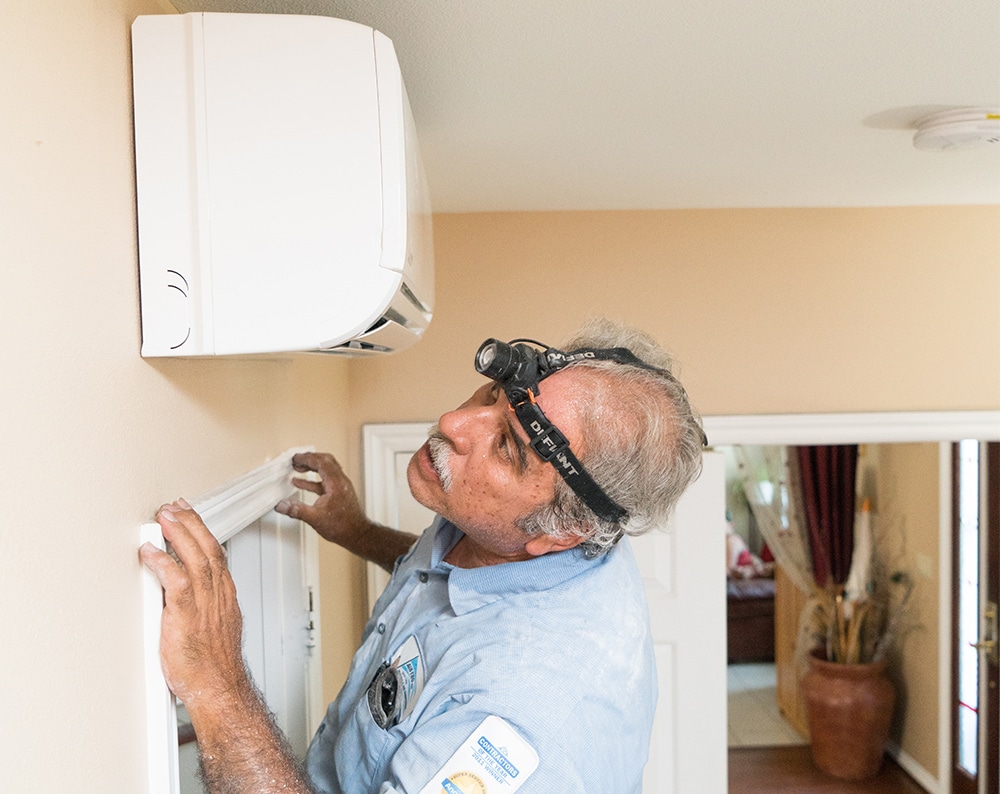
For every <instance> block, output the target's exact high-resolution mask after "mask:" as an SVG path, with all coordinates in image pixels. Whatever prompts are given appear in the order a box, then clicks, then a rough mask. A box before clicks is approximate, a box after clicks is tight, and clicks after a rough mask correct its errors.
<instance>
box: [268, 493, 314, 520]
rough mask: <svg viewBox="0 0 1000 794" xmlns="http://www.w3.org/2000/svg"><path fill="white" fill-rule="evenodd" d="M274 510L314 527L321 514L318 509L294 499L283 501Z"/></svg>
mask: <svg viewBox="0 0 1000 794" xmlns="http://www.w3.org/2000/svg"><path fill="white" fill-rule="evenodd" d="M274 509H275V510H277V511H278V512H279V513H281V514H282V515H286V516H289V517H290V518H297V519H298V520H299V521H305V522H306V523H307V524H310V525H312V523H313V521H315V520H316V518H317V517H318V516H319V512H318V511H317V510H316V508H314V507H310V506H309V505H307V504H304V503H302V502H297V501H294V500H292V499H282V500H281V501H280V502H278V504H276V505H275V506H274Z"/></svg>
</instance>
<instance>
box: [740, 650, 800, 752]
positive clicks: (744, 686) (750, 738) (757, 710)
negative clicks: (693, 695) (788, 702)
mask: <svg viewBox="0 0 1000 794" xmlns="http://www.w3.org/2000/svg"><path fill="white" fill-rule="evenodd" d="M726 669H727V673H728V676H727V677H728V687H729V746H730V747H786V746H789V745H800V744H806V740H805V738H803V737H802V736H801V735H800V734H799V732H798V731H796V730H795V728H793V727H792V726H791V725H789V724H788V722H787V721H786V720H785V718H784V717H782V716H781V714H780V712H779V711H778V704H777V700H776V698H775V677H774V676H775V674H774V665H773V664H731V665H729V667H727V668H726Z"/></svg>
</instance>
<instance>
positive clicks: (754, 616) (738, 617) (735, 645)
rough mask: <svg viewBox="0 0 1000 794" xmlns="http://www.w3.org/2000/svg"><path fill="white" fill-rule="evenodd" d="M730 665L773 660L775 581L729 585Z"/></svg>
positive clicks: (727, 622)
mask: <svg viewBox="0 0 1000 794" xmlns="http://www.w3.org/2000/svg"><path fill="white" fill-rule="evenodd" d="M726 635H727V643H728V650H727V653H726V657H727V662H728V663H729V664H738V663H741V662H773V661H774V579H730V580H728V581H727V583H726Z"/></svg>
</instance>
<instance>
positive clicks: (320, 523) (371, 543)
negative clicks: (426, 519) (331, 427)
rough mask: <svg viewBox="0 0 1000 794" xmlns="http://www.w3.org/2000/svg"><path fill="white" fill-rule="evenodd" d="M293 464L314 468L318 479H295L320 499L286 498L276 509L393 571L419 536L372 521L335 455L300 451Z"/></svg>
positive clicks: (294, 480)
mask: <svg viewBox="0 0 1000 794" xmlns="http://www.w3.org/2000/svg"><path fill="white" fill-rule="evenodd" d="M292 466H293V467H294V468H295V470H296V471H299V472H306V471H312V472H316V473H317V474H318V475H319V482H315V481H314V480H306V479H303V478H301V477H294V478H293V479H292V483H293V484H294V485H295V486H296V487H297V488H301V489H302V490H304V491H310V492H311V493H314V494H316V495H317V499H316V501H315V503H314V504H312V505H306V504H302V503H301V502H293V501H291V500H288V499H285V500H282V501H281V502H279V503H278V504H277V505H276V506H275V508H274V509H275V510H277V511H278V512H279V513H283V514H285V515H286V516H291V517H292V518H297V519H299V520H301V521H305V522H306V523H307V524H309V525H310V526H311V527H312V528H313V529H315V530H316V531H317V532H318V533H319V534H320V536H321V537H323V538H325V539H326V540H329V541H332V542H333V543H336V544H338V545H340V546H343V547H344V548H345V549H347V550H348V551H350V552H353V553H354V554H357V555H358V556H359V557H363V558H364V559H366V560H368V561H370V562H374V563H375V564H376V565H380V566H382V567H383V568H385V570H387V571H389V572H391V571H392V569H393V566H394V565H395V563H396V560H397V559H398V558H399V557H400V556H401V555H403V554H405V553H406V552H407V551H408V550H409V548H410V546H412V545H413V543H414V542H415V541H416V539H417V538H416V537H415V536H414V535H410V534H408V533H406V532H399V531H398V530H395V529H389V528H388V527H384V526H382V525H381V524H376V523H375V522H374V521H371V520H369V518H368V516H366V515H365V511H364V510H362V508H361V502H360V501H358V495H357V493H356V492H355V490H354V486H353V485H352V484H351V481H350V480H349V479H348V478H347V475H346V474H344V470H343V469H342V468H341V467H340V464H339V463H337V461H336V459H335V458H334V457H333V455H330V454H327V453H325V452H300V453H298V454H297V455H295V456H293V457H292Z"/></svg>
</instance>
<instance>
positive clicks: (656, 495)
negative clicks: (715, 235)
mask: <svg viewBox="0 0 1000 794" xmlns="http://www.w3.org/2000/svg"><path fill="white" fill-rule="evenodd" d="M585 347H591V348H613V347H624V348H626V349H628V350H630V351H631V352H632V353H633V354H635V355H636V356H637V357H638V358H639V359H640V360H641V361H643V362H645V363H646V364H648V365H650V366H652V367H656V370H659V371H655V370H650V369H645V368H642V367H636V366H629V365H622V364H619V363H616V362H613V361H591V360H583V361H581V362H579V363H575V364H572V365H571V366H572V367H573V368H574V370H577V371H580V370H586V374H585V375H583V377H584V379H585V381H586V386H587V389H588V399H587V400H585V401H582V402H581V403H579V404H578V405H576V406H575V407H576V408H577V410H578V415H579V417H580V420H581V426H582V429H583V437H584V439H585V441H584V449H583V454H582V455H581V454H580V453H579V452H577V455H578V456H579V457H580V462H581V463H583V465H584V467H585V468H586V469H587V471H588V472H589V473H590V476H591V477H593V478H594V480H595V481H596V482H597V483H598V485H600V486H601V488H602V489H603V490H604V492H605V493H606V494H607V495H608V496H609V497H611V499H613V500H614V501H615V502H617V503H618V504H619V505H621V507H623V508H624V509H625V510H626V511H627V512H628V518H627V519H626V521H625V523H624V524H622V525H619V524H617V523H611V522H607V521H602V520H601V519H599V518H598V517H597V516H596V515H595V514H594V513H593V512H592V511H591V510H590V508H588V507H587V506H586V505H585V504H584V503H583V502H582V501H581V500H580V498H579V497H578V496H577V495H576V494H574V493H573V491H572V490H570V488H569V486H567V485H566V483H565V481H563V480H562V479H561V478H559V479H557V481H556V489H555V496H554V498H553V499H552V501H551V502H550V503H549V504H547V505H544V506H542V507H540V508H538V509H536V510H534V511H533V512H532V513H530V514H528V515H527V516H525V517H524V518H523V519H522V520H521V522H520V525H521V528H522V529H523V530H524V531H525V532H527V533H528V534H530V535H536V534H545V535H551V536H553V537H570V536H574V535H576V536H582V537H584V538H586V540H585V542H584V544H583V548H584V550H585V551H586V552H587V553H588V554H589V555H591V556H596V555H599V554H603V553H604V552H606V551H607V550H609V549H610V548H611V547H612V546H614V544H615V543H616V542H617V541H618V539H619V538H620V537H621V534H622V532H624V533H625V534H628V535H639V534H642V533H643V532H645V531H647V530H649V529H651V528H652V527H656V526H664V525H665V524H666V522H667V519H668V518H669V517H670V514H671V512H672V511H673V508H674V506H675V505H676V504H677V500H678V499H679V498H680V496H681V494H682V493H683V492H684V490H685V489H686V488H687V487H688V485H689V484H690V483H691V482H693V481H694V480H695V479H697V477H698V475H699V474H700V473H701V453H702V448H703V446H704V439H705V436H704V431H703V430H702V425H701V419H700V418H699V417H698V415H697V414H696V413H695V411H694V409H692V407H691V404H690V402H689V401H688V396H687V393H686V392H685V391H684V388H683V387H682V386H681V384H680V382H679V381H678V380H677V378H676V377H674V375H673V374H672V367H673V360H672V358H671V356H670V354H669V353H668V352H667V351H666V350H664V349H663V348H662V347H660V346H659V345H658V344H657V343H656V341H655V340H654V339H653V338H652V337H651V336H649V335H648V334H646V333H645V332H643V331H640V330H638V329H636V328H631V327H629V326H626V325H622V324H620V323H615V322H612V321H610V320H607V319H604V318H596V319H592V320H590V321H589V322H588V323H587V324H586V325H584V326H583V328H581V329H580V331H579V332H578V333H577V334H576V335H575V336H574V337H573V338H572V339H569V340H567V341H566V342H565V344H563V345H562V346H561V347H560V349H561V350H565V351H570V350H577V349H580V348H585ZM581 374H583V373H581ZM542 390H543V391H544V385H543V386H542Z"/></svg>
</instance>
